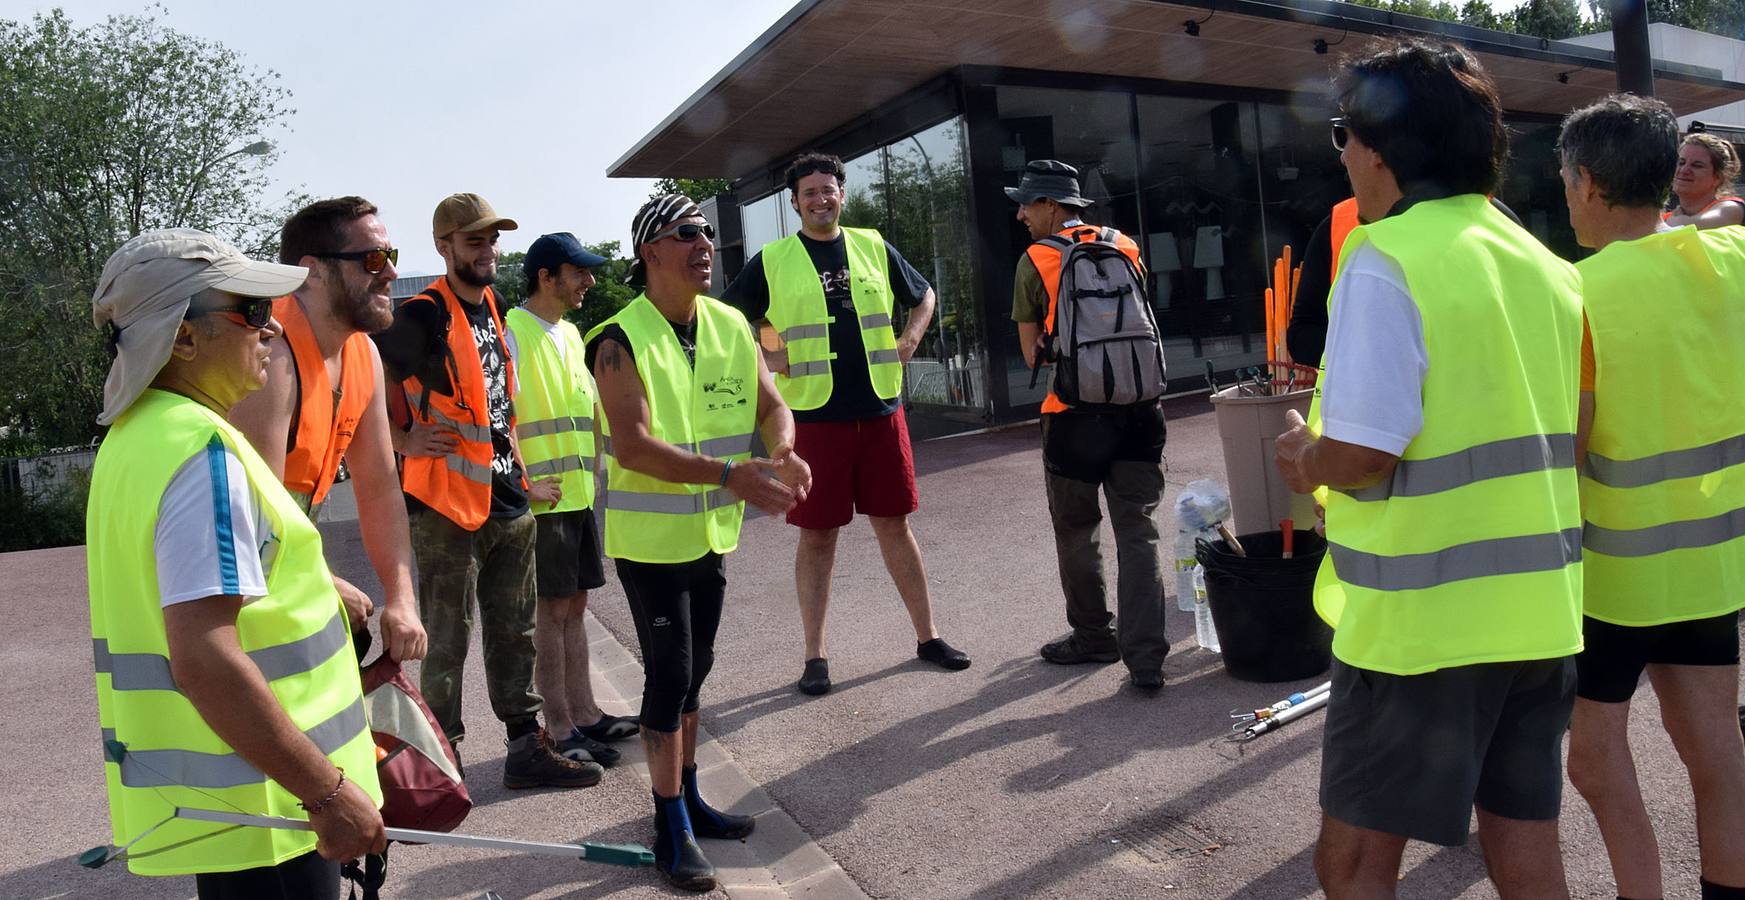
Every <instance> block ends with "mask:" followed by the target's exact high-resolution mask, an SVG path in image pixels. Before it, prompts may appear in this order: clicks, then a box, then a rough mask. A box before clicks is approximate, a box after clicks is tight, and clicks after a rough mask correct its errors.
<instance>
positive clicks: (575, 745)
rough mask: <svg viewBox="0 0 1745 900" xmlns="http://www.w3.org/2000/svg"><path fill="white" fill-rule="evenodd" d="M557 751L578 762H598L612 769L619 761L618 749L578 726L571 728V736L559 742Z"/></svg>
mask: <svg viewBox="0 0 1745 900" xmlns="http://www.w3.org/2000/svg"><path fill="white" fill-rule="evenodd" d="M557 752H558V753H559V754H561V755H562V756H563V757H564V758H565V759H573V760H575V761H576V762H597V763H599V764H600V765H602V766H604V767H606V768H608V769H610V768H612V766H613V765H614V764H616V763H617V762H618V758H619V756H620V754H619V753H618V751H616V750H614V749H612V748H611V747H608V746H606V745H605V744H602V743H600V742H599V741H596V740H594V739H593V738H591V737H588V736H587V735H585V734H583V733H582V732H581V730H580V729H578V728H571V729H570V735H569V737H566V738H564V739H563V740H561V741H558V742H557Z"/></svg>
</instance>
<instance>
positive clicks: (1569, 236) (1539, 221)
mask: <svg viewBox="0 0 1745 900" xmlns="http://www.w3.org/2000/svg"><path fill="white" fill-rule="evenodd" d="M1560 127H1561V126H1558V125H1551V124H1537V123H1534V124H1522V123H1511V124H1510V125H1509V163H1508V166H1507V167H1506V168H1505V169H1504V170H1503V187H1502V190H1501V191H1498V192H1497V196H1499V197H1501V198H1502V200H1503V202H1504V203H1507V204H1508V205H1509V208H1510V209H1512V210H1514V211H1515V215H1516V216H1519V217H1520V219H1521V225H1522V226H1524V227H1525V228H1526V229H1527V230H1528V231H1530V232H1532V233H1533V236H1534V237H1536V238H1538V239H1539V241H1540V243H1543V244H1544V245H1545V246H1547V247H1550V248H1551V251H1552V252H1553V253H1556V254H1557V255H1558V256H1561V257H1563V258H1564V259H1567V260H1571V261H1574V260H1576V259H1579V258H1581V254H1582V251H1581V247H1580V246H1579V245H1577V244H1576V242H1575V229H1573V228H1571V227H1570V226H1569V206H1568V204H1567V203H1565V202H1564V199H1563V177H1562V176H1561V175H1559V174H1558V171H1557V134H1558V131H1559V129H1560Z"/></svg>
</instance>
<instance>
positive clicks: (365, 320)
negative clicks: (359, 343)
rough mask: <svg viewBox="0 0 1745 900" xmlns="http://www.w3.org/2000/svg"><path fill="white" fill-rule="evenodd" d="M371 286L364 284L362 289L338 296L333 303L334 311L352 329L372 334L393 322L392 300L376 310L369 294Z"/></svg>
mask: <svg viewBox="0 0 1745 900" xmlns="http://www.w3.org/2000/svg"><path fill="white" fill-rule="evenodd" d="M373 286H374V285H365V286H364V288H363V290H360V291H357V292H355V293H348V294H347V295H345V296H343V297H340V298H338V299H339V302H338V303H335V304H334V312H335V313H337V314H338V315H339V318H340V320H341V321H343V322H345V324H346V325H347V326H348V327H350V328H351V330H353V331H361V332H363V333H365V334H374V333H376V332H378V331H381V330H382V329H384V328H387V327H388V326H389V325H392V324H394V307H393V302H392V301H389V303H388V306H387V308H386V309H382V310H380V311H378V310H377V309H376V308H375V306H374V304H373V298H372V297H371V296H370V288H371V287H373Z"/></svg>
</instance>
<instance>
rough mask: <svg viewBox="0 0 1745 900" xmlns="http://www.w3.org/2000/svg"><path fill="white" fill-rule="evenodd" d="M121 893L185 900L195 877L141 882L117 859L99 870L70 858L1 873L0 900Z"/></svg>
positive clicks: (140, 899)
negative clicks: (5, 899) (81, 865)
mask: <svg viewBox="0 0 1745 900" xmlns="http://www.w3.org/2000/svg"><path fill="white" fill-rule="evenodd" d="M104 833H105V834H107V833H108V832H107V829H106V830H105V832H104ZM123 892H125V895H126V896H127V897H128V898H129V900H186V898H188V897H192V896H194V877H193V876H192V875H188V876H181V877H174V878H141V877H139V876H137V875H132V874H129V873H128V871H127V863H126V862H125V861H123V860H119V859H118V860H115V861H114V862H112V863H109V864H108V865H106V866H104V867H103V868H101V869H95V870H92V869H84V868H80V866H79V863H78V861H77V860H75V859H73V858H71V857H68V858H66V859H57V860H51V861H49V862H45V863H39V864H37V865H34V866H31V867H29V868H27V869H13V870H11V871H8V872H4V873H0V897H19V898H29V897H43V898H48V897H104V896H110V895H113V894H118V893H123Z"/></svg>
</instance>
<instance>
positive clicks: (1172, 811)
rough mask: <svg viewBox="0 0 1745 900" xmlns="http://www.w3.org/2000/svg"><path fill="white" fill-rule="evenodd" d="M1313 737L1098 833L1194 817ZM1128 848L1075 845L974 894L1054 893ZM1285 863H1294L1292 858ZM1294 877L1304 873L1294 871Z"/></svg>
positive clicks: (1301, 736)
mask: <svg viewBox="0 0 1745 900" xmlns="http://www.w3.org/2000/svg"><path fill="white" fill-rule="evenodd" d="M1165 690H1168V688H1165ZM1315 737H1316V735H1315V734H1313V733H1312V732H1309V731H1299V732H1297V733H1296V734H1294V735H1290V736H1288V737H1286V738H1285V739H1284V740H1283V741H1280V742H1279V743H1276V744H1273V745H1271V746H1268V747H1266V748H1265V749H1264V750H1263V751H1262V752H1259V753H1253V754H1248V755H1245V756H1244V757H1243V759H1244V761H1243V762H1242V763H1240V764H1238V765H1236V766H1235V767H1233V768H1231V769H1229V770H1228V771H1226V772H1224V773H1223V774H1222V775H1219V776H1218V777H1217V778H1213V779H1209V780H1207V781H1204V782H1201V783H1200V784H1199V785H1197V786H1195V787H1192V788H1190V789H1188V791H1187V792H1185V793H1184V794H1183V795H1182V797H1181V799H1180V800H1179V801H1177V802H1174V803H1171V804H1169V805H1167V806H1165V807H1163V808H1161V809H1153V810H1147V811H1145V812H1142V813H1139V814H1137V815H1133V816H1129V817H1127V818H1126V819H1124V820H1123V821H1122V822H1121V823H1119V824H1117V825H1115V826H1113V827H1108V828H1101V829H1098V833H1099V834H1105V833H1113V832H1120V831H1123V830H1125V829H1128V828H1132V827H1134V826H1136V825H1139V824H1141V823H1142V822H1146V821H1150V820H1152V819H1155V818H1156V817H1157V816H1159V815H1169V816H1172V817H1175V818H1178V819H1183V820H1192V819H1193V818H1194V817H1196V816H1197V815H1199V814H1200V813H1201V812H1203V811H1204V810H1205V809H1206V808H1207V807H1209V806H1211V805H1213V804H1215V803H1218V802H1220V801H1222V800H1225V799H1227V798H1228V797H1229V796H1231V795H1233V794H1238V793H1240V792H1242V791H1243V790H1246V789H1247V788H1248V787H1249V786H1251V785H1254V784H1259V783H1261V782H1263V781H1265V780H1266V779H1267V778H1269V777H1271V776H1272V775H1273V774H1274V773H1276V772H1278V771H1279V770H1280V769H1283V768H1285V767H1286V766H1288V765H1290V764H1291V763H1293V762H1296V761H1297V759H1298V758H1300V757H1301V756H1302V755H1303V754H1304V753H1306V752H1308V751H1309V750H1310V749H1311V748H1312V747H1314V746H1316V741H1315ZM1125 852H1128V851H1127V849H1126V848H1125V847H1124V846H1123V845H1121V844H1115V843H1111V842H1110V841H1108V840H1098V841H1089V842H1086V843H1083V844H1076V845H1074V846H1071V847H1068V848H1065V849H1063V850H1061V851H1060V852H1058V853H1055V854H1053V855H1050V856H1049V857H1048V858H1046V859H1042V860H1038V861H1037V862H1036V863H1035V864H1034V865H1032V866H1030V867H1029V868H1028V869H1025V870H1023V871H1022V872H1019V873H1017V874H1015V875H1012V876H1010V877H1007V878H1005V879H1002V880H1001V881H999V882H996V883H994V884H990V885H985V886H983V887H982V888H981V890H978V891H976V892H975V893H974V894H972V895H971V896H972V897H974V898H977V900H1005V898H1008V897H1019V896H1037V895H1041V894H1045V893H1052V892H1051V891H1050V890H1049V886H1051V885H1055V884H1059V883H1062V882H1067V881H1070V880H1071V879H1072V878H1073V877H1074V876H1075V875H1076V874H1077V873H1078V872H1080V871H1081V870H1084V869H1088V868H1090V867H1091V866H1094V865H1099V864H1102V863H1104V862H1107V861H1108V860H1109V858H1110V857H1113V856H1115V855H1116V854H1119V853H1125ZM1293 861H1294V858H1293ZM1286 865H1290V863H1287V864H1286ZM1275 871H1277V870H1275ZM1270 874H1271V873H1269V875H1270ZM1262 877H1263V878H1265V877H1268V876H1262ZM1291 877H1301V876H1300V875H1293V876H1291ZM1308 883H1310V884H1313V883H1314V877H1313V873H1310V875H1309V879H1308ZM1290 887H1291V889H1293V890H1294V889H1296V888H1297V887H1298V885H1290ZM1232 896H1240V897H1244V898H1248V897H1259V896H1260V895H1257V894H1252V893H1250V892H1249V891H1248V890H1247V889H1246V888H1245V889H1243V890H1241V891H1238V892H1237V893H1236V894H1234V895H1232ZM1278 896H1280V897H1299V896H1304V895H1302V894H1292V893H1288V892H1287V893H1284V894H1280V895H1278Z"/></svg>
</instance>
